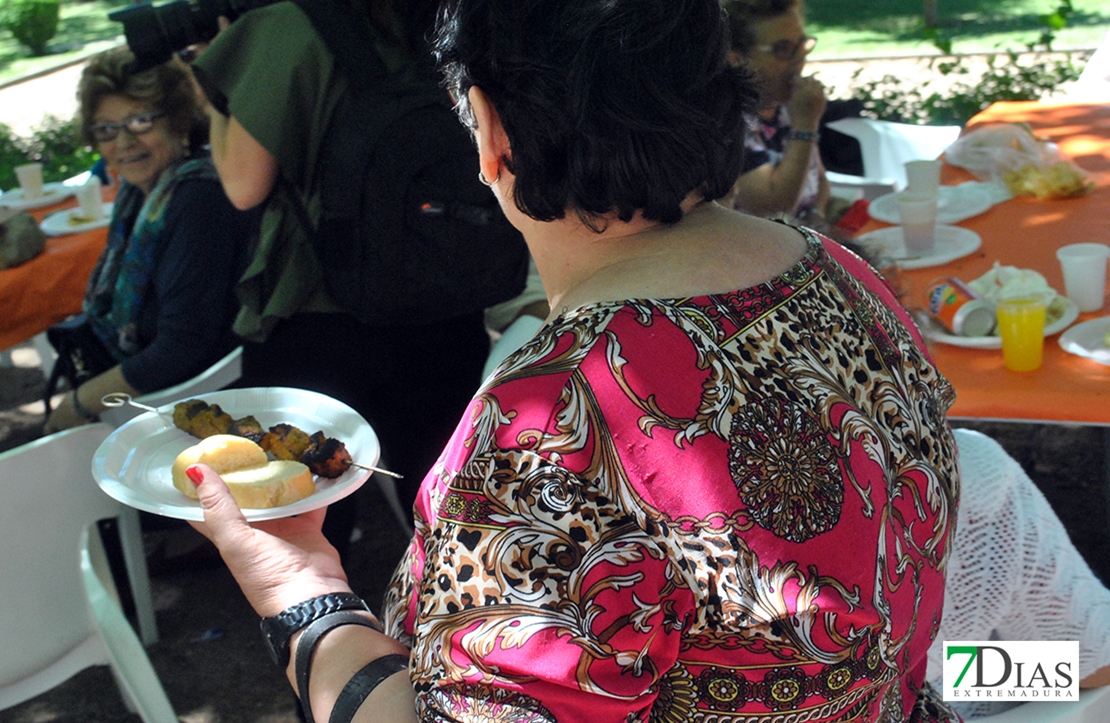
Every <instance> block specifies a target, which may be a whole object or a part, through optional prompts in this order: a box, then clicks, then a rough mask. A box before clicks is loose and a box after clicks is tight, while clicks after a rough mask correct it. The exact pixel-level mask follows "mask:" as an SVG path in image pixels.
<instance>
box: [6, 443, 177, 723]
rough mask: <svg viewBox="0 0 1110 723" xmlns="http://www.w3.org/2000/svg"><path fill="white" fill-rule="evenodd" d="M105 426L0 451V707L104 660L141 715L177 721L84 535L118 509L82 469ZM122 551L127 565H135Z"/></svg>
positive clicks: (95, 546) (91, 539)
mask: <svg viewBox="0 0 1110 723" xmlns="http://www.w3.org/2000/svg"><path fill="white" fill-rule="evenodd" d="M111 431H112V430H111V429H110V428H109V427H108V426H106V425H103V424H88V425H84V426H82V427H75V428H73V429H68V430H66V431H63V432H58V433H57V434H52V435H50V436H48V437H44V438H42V439H39V440H35V441H34V442H30V443H28V444H25V445H22V446H21V447H17V448H15V449H13V450H9V451H7V452H5V453H3V454H0V490H2V493H3V497H4V504H3V505H0V546H2V549H3V551H4V554H3V555H0V580H3V585H2V586H0V710H3V709H6V708H10V707H12V706H14V705H18V704H19V703H22V702H24V701H26V700H29V699H30V698H33V697H35V696H37V695H40V694H41V693H44V692H46V691H47V690H50V689H51V688H53V687H55V686H56V685H58V684H60V683H62V682H64V681H65V680H68V679H69V678H70V677H72V676H73V675H75V674H76V673H78V672H79V671H81V670H84V669H85V668H87V667H90V666H92V665H99V664H107V665H110V666H111V667H112V671H113V673H114V674H115V676H116V678H117V680H119V681H120V684H121V691H122V693H123V697H124V700H125V702H126V703H127V704H128V705H129V706H133V707H134V708H135V709H136V710H137V711H138V712H139V713H140V715H141V716H142V717H143V720H144V721H148V723H153V722H157V723H162V722H166V723H169V722H173V721H176V720H177V718H176V716H175V715H174V714H173V709H172V708H171V707H170V704H169V701H168V700H167V699H166V695H165V692H164V691H163V690H162V686H161V684H160V683H158V678H157V676H156V675H155V674H154V671H153V669H152V668H151V667H150V661H149V660H148V659H147V657H146V653H145V651H144V650H143V646H142V644H141V643H140V642H139V639H138V638H137V637H136V635H135V633H134V631H133V630H132V629H131V626H130V624H128V623H127V620H126V618H124V617H123V612H122V611H121V610H120V609H119V606H118V604H117V603H116V602H114V601H113V598H112V594H114V585H113V584H112V582H111V576H110V575H109V574H107V570H106V568H105V567H104V566H103V565H102V564H101V563H102V562H103V551H102V549H101V547H100V541H99V534H92V535H89V534H88V529H89V528H90V526H95V524H96V521H97V520H101V519H105V518H110V517H116V516H118V515H119V514H120V512H121V510H122V506H121V504H120V503H119V502H117V501H115V500H113V499H112V498H110V497H108V496H107V495H106V494H104V493H103V492H102V491H101V490H100V488H98V487H97V486H96V484H95V483H94V482H93V479H92V474H91V466H92V458H93V455H94V453H95V451H96V449H97V447H98V446H99V445H100V443H101V442H103V441H104V439H106V438H107V436H108V435H109V434H110V433H111ZM93 530H94V532H95V527H93ZM79 550H80V551H82V553H81V555H79ZM86 550H87V553H86V552H85V551H86ZM124 552H125V562H127V564H128V567H129V568H134V567H136V566H135V565H133V564H132V563H133V562H134V560H130V561H129V560H127V548H126V547H125V550H124ZM83 557H87V560H88V566H89V572H88V573H86V574H84V575H83V574H82V562H81V559H82V558H83ZM139 564H140V566H141V564H142V562H141V559H140V563H139ZM142 571H143V572H144V573H145V567H142ZM94 572H96V573H99V574H93V573H94ZM89 575H92V576H93V577H95V578H96V580H97V581H94V580H93V579H92V577H90V576H89ZM83 578H84V579H83ZM131 582H132V584H134V581H131ZM109 591H111V593H112V594H109ZM106 596H107V597H106Z"/></svg>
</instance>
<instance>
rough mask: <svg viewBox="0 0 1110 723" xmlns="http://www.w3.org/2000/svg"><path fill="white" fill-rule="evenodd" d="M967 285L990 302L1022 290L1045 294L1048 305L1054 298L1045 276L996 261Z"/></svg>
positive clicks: (1054, 292) (1055, 295)
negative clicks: (988, 269) (989, 268)
mask: <svg viewBox="0 0 1110 723" xmlns="http://www.w3.org/2000/svg"><path fill="white" fill-rule="evenodd" d="M967 285H968V286H969V287H970V288H971V290H972V291H974V292H975V293H977V294H979V296H981V297H982V298H983V299H985V300H986V301H989V302H991V303H992V304H995V303H998V300H999V299H1000V298H1002V297H1003V296H1004V295H1006V296H1009V295H1011V294H1020V293H1022V292H1027V291H1028V292H1037V293H1040V294H1044V295H1045V303H1046V304H1047V305H1049V306H1051V305H1052V302H1053V301H1055V300H1056V297H1057V296H1058V294H1057V293H1056V290H1055V289H1053V288H1052V287H1051V286H1049V285H1048V281H1047V280H1046V279H1045V277H1043V276H1041V275H1040V274H1038V273H1037V272H1036V271H1034V270H1032V269H1019V268H1018V267H1016V266H1003V265H1002V264H1001V263H999V262H998V261H995V262H994V267H993V268H992V269H991V270H990V271H988V272H987V273H985V274H983V275H982V276H980V277H979V278H977V279H975V280H974V281H969V282H968V283H967Z"/></svg>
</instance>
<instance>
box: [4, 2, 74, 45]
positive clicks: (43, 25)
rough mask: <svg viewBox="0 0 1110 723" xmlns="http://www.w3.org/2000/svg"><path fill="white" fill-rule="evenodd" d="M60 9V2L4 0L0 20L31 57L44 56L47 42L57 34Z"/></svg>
mask: <svg viewBox="0 0 1110 723" xmlns="http://www.w3.org/2000/svg"><path fill="white" fill-rule="evenodd" d="M61 7H62V4H61V0H4V7H3V11H2V13H3V14H2V15H0V18H2V20H3V25H4V27H6V28H7V29H8V30H10V31H11V33H12V35H14V36H15V39H16V40H18V41H19V42H20V43H22V44H23V45H26V46H27V47H28V48H30V49H31V54H32V55H36V56H38V55H46V44H47V42H49V41H50V39H51V38H53V37H54V34H55V33H57V32H58V17H59V14H60V12H61Z"/></svg>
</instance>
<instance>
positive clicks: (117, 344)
mask: <svg viewBox="0 0 1110 723" xmlns="http://www.w3.org/2000/svg"><path fill="white" fill-rule="evenodd" d="M190 179H213V180H216V179H218V177H217V176H216V168H215V166H213V165H212V161H211V159H209V158H194V159H188V160H184V161H180V162H178V163H175V164H173V165H171V166H170V167H169V168H167V169H166V170H164V171H162V175H160V176H159V177H158V182H157V183H156V184H155V186H154V188H153V189H152V190H151V192H150V195H149V196H144V195H143V192H142V191H141V190H139V189H138V188H136V187H135V186H132V185H131V184H129V183H127V182H126V181H123V182H121V184H120V189H119V193H117V194H116V201H115V205H114V206H113V207H112V218H111V221H110V223H109V232H108V245H107V247H106V248H105V249H104V253H102V254H101V255H100V259H99V260H98V261H97V262H96V268H94V269H93V272H92V275H91V276H90V277H89V285H88V288H87V289H86V291H85V302H84V312H85V315H86V316H87V317H88V319H89V323H90V324H91V326H92V329H93V331H94V332H95V333H96V336H97V338H99V339H100V341H102V342H103V343H104V346H105V347H106V348H107V349H108V350H109V351H110V352H111V353H112V356H114V357H115V358H116V359H117V360H123V359H125V358H126V357H129V356H131V355H133V354H135V353H136V352H138V351H139V350H140V349H141V348H142V345H141V343H140V339H139V315H140V314H141V313H142V310H143V303H144V302H145V301H146V298H147V293H148V291H149V290H150V284H151V282H152V280H153V278H154V270H155V268H157V266H158V262H159V261H160V260H161V258H162V254H163V252H164V251H165V248H166V244H167V243H169V240H170V239H169V236H168V234H167V233H166V227H165V225H166V211H167V209H168V208H169V206H170V204H171V203H172V202H173V194H174V190H175V189H176V188H177V185H178V184H179V183H181V182H182V181H185V180H190Z"/></svg>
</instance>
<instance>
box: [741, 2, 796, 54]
mask: <svg viewBox="0 0 1110 723" xmlns="http://www.w3.org/2000/svg"><path fill="white" fill-rule="evenodd" d="M801 4H802V3H801V0H721V5H722V6H723V7H724V9H725V12H726V13H727V14H728V28H729V33H730V34H731V35H732V47H733V48H734V49H735V50H736V51H737V52H738V53H740V54H741V55H751V51H752V48H753V47H755V33H754V32H753V31H752V23H755V22H758V21H760V20H770V19H771V18H777V17H781V16H783V15H786V14H787V13H789V12H792V11H793V10H794V9H796V8H798V7H800V6H801Z"/></svg>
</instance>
